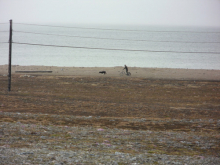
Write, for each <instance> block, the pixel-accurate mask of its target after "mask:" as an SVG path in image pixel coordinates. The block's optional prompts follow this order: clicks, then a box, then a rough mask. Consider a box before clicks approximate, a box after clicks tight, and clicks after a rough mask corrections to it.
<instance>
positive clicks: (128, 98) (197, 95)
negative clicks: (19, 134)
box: [0, 75, 220, 155]
mask: <svg viewBox="0 0 220 165" xmlns="http://www.w3.org/2000/svg"><path fill="white" fill-rule="evenodd" d="M7 85H8V79H7V77H6V76H0V111H2V112H19V113H37V114H49V115H46V116H44V117H38V118H31V119H27V118H26V119H19V118H16V117H8V116H4V115H0V122H4V121H6V122H16V121H20V122H23V123H41V124H44V125H48V124H53V125H67V126H94V127H105V128H122V129H128V130H129V129H130V130H152V131H177V132H187V133H190V132H192V131H193V132H194V133H197V134H199V135H201V136H202V135H204V136H207V138H214V139H213V140H216V141H220V135H219V132H220V126H219V125H217V124H216V123H217V120H219V119H220V82H219V81H181V80H159V79H146V78H132V77H105V76H103V77H100V76H99V77H80V76H78V77H76V76H42V75H35V76H33V77H32V76H30V77H28V76H24V75H12V86H11V91H10V92H8V91H7ZM50 114H57V115H61V116H65V115H68V116H70V115H72V116H87V117H88V116H93V117H96V118H91V119H90V120H87V119H84V118H78V119H75V120H65V118H60V119H59V120H57V119H55V118H53V117H51V116H50ZM97 117H100V118H97ZM125 118H127V119H144V122H132V121H130V120H128V121H125V120H122V119H125ZM110 119H112V120H110ZM183 120H187V121H190V120H194V122H192V123H191V122H182V121H183ZM210 120H211V121H214V122H209V121H210ZM152 121H158V122H152ZM159 121H166V122H159ZM200 121H202V122H200ZM209 134H210V135H211V134H213V135H214V136H210V137H209ZM204 152H207V153H210V154H213V153H215V154H217V155H219V153H220V145H219V143H218V144H216V146H215V147H214V148H210V150H207V151H204Z"/></svg>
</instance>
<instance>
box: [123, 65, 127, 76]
mask: <svg viewBox="0 0 220 165" xmlns="http://www.w3.org/2000/svg"><path fill="white" fill-rule="evenodd" d="M124 69H125V70H126V73H127V75H128V67H127V65H125V67H124ZM124 69H123V70H124Z"/></svg>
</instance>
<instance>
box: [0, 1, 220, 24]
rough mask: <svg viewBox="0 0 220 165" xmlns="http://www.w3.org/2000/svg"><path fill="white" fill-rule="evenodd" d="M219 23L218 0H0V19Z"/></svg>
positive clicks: (98, 22)
mask: <svg viewBox="0 0 220 165" xmlns="http://www.w3.org/2000/svg"><path fill="white" fill-rule="evenodd" d="M10 19H12V20H13V21H14V22H17V23H18V22H19V23H44V24H45V23H47V24H50V23H69V24H75V23H84V24H132V25H135V24H141V25H171V26H172V25H177V26H219V27H220V0H0V23H2V22H8V21H9V20H10Z"/></svg>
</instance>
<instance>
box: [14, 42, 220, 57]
mask: <svg viewBox="0 0 220 165" xmlns="http://www.w3.org/2000/svg"><path fill="white" fill-rule="evenodd" d="M12 43H15V44H22V45H33V46H48V47H62V48H75V49H93V50H114V51H131V52H154V53H203V54H220V52H181V51H157V50H138V49H111V48H92V47H78V46H64V45H46V44H34V43H22V42H12Z"/></svg>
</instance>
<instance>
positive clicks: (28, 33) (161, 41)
mask: <svg viewBox="0 0 220 165" xmlns="http://www.w3.org/2000/svg"><path fill="white" fill-rule="evenodd" d="M14 32H18V33H27V34H39V35H51V36H62V37H74V38H87V39H100V40H119V41H140V42H175V43H220V42H190V41H155V40H135V39H120V38H119V39H118V38H102V37H85V36H76V35H74V36H73V35H63V34H51V33H36V32H25V31H17V30H16V31H14Z"/></svg>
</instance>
